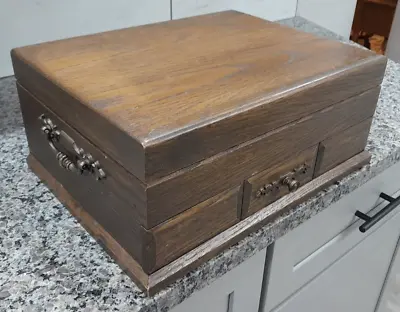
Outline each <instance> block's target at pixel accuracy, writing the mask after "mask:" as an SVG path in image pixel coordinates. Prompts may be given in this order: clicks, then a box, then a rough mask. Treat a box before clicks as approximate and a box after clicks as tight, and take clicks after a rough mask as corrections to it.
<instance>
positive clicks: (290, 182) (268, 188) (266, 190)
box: [256, 164, 310, 198]
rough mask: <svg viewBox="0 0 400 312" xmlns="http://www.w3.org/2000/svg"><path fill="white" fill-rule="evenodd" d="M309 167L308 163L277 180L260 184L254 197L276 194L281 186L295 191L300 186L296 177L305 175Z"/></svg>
mask: <svg viewBox="0 0 400 312" xmlns="http://www.w3.org/2000/svg"><path fill="white" fill-rule="evenodd" d="M309 169H310V166H309V165H308V164H304V165H302V166H300V167H298V168H295V169H293V171H291V172H289V173H287V174H285V175H284V176H282V177H280V178H279V179H278V180H277V181H274V182H272V183H270V184H266V185H264V186H262V187H261V188H260V189H259V190H258V191H257V193H256V198H260V197H262V196H266V195H270V194H278V193H279V191H280V189H281V187H282V186H286V187H287V188H288V189H289V192H294V191H296V190H297V189H298V188H299V187H300V181H299V180H298V179H299V178H301V176H303V175H305V174H306V173H307V172H308V170H309Z"/></svg>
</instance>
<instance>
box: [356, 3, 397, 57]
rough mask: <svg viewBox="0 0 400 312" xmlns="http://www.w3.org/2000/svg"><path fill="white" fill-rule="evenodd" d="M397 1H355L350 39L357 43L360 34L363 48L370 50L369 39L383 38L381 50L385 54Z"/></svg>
mask: <svg viewBox="0 0 400 312" xmlns="http://www.w3.org/2000/svg"><path fill="white" fill-rule="evenodd" d="M396 6H397V0H357V5H356V10H355V14H354V20H353V26H352V36H351V39H352V40H354V41H355V42H358V39H359V38H360V34H361V33H366V35H363V36H362V38H363V39H364V40H365V41H364V42H365V43H364V46H365V47H366V48H368V49H370V43H369V38H370V37H371V36H372V35H374V34H375V35H379V36H382V37H384V38H385V40H384V42H383V47H382V50H383V52H385V50H386V43H387V40H388V38H389V34H390V30H391V28H392V22H393V18H394V14H395V11H396Z"/></svg>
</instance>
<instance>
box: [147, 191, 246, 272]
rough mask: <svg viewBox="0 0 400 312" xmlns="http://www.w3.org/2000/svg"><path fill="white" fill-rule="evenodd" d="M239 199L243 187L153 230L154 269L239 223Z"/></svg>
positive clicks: (215, 197) (240, 200)
mask: <svg viewBox="0 0 400 312" xmlns="http://www.w3.org/2000/svg"><path fill="white" fill-rule="evenodd" d="M242 197H243V194H242V186H237V187H235V188H233V189H231V190H228V191H226V192H223V193H222V194H219V195H217V196H214V197H212V198H210V199H208V200H206V201H204V202H202V203H200V204H198V205H196V206H194V207H192V208H190V209H188V210H186V211H185V212H183V213H181V214H179V215H177V216H176V217H174V218H172V219H170V220H167V221H165V222H164V223H162V224H160V225H158V226H156V227H155V228H152V229H151V230H150V231H149V232H150V233H151V235H152V236H153V242H154V249H155V251H156V255H155V256H156V263H155V269H158V268H160V267H162V266H164V265H166V264H167V263H169V262H171V261H172V260H175V259H177V258H178V257H179V256H182V255H183V254H185V253H186V252H188V251H190V250H191V249H193V248H195V247H197V246H198V245H200V244H201V243H203V242H205V241H206V240H208V239H210V238H212V237H213V236H215V235H217V234H218V233H220V232H222V231H223V230H226V229H227V228H229V227H231V226H232V225H234V224H235V223H237V222H239V220H240V212H241V206H242Z"/></svg>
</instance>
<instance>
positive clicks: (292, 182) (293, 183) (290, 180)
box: [282, 176, 300, 192]
mask: <svg viewBox="0 0 400 312" xmlns="http://www.w3.org/2000/svg"><path fill="white" fill-rule="evenodd" d="M282 184H283V185H286V186H287V187H288V189H289V192H294V191H295V190H297V189H298V188H299V186H300V182H299V181H297V180H296V179H295V178H294V177H293V176H287V177H285V178H284V179H283V180H282Z"/></svg>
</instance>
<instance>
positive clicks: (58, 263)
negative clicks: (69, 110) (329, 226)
mask: <svg viewBox="0 0 400 312" xmlns="http://www.w3.org/2000/svg"><path fill="white" fill-rule="evenodd" d="M281 23H282V24H285V25H289V26H291V27H295V28H298V29H301V30H304V31H308V32H313V33H316V34H318V35H321V36H324V37H329V38H333V39H339V40H343V38H340V36H337V35H335V34H333V33H331V32H329V31H327V30H325V29H323V28H321V27H319V26H317V25H315V24H313V23H311V22H309V21H307V20H305V19H303V18H299V17H296V18H292V19H288V20H284V21H281ZM367 150H368V151H369V152H370V153H371V156H372V158H371V162H370V164H369V165H367V166H365V167H363V168H362V169H361V170H359V171H357V172H354V173H352V174H350V175H348V176H347V177H345V178H343V179H342V180H340V181H339V182H338V183H336V184H335V185H332V186H330V187H328V188H327V189H325V190H323V191H321V192H319V193H318V194H317V195H316V196H314V197H312V198H311V199H309V200H308V201H306V202H305V203H303V204H301V205H299V206H297V207H295V208H293V209H291V210H290V211H288V212H286V213H285V214H283V215H281V216H280V217H278V218H277V219H276V220H275V221H273V222H271V223H269V224H267V225H266V226H264V227H263V228H261V229H260V230H258V231H256V232H254V233H252V234H250V235H249V236H247V237H246V238H245V239H243V240H242V241H240V242H239V243H237V244H235V245H234V246H232V247H231V248H229V249H227V250H226V251H224V252H222V253H220V254H219V255H218V256H216V257H214V258H213V259H211V260H209V261H207V262H206V263H204V264H202V265H201V266H200V267H198V268H196V269H195V270H193V271H191V272H190V273H188V274H186V275H185V276H184V277H182V278H180V279H179V280H178V281H177V282H175V283H173V284H172V285H170V286H169V287H167V288H166V289H164V290H162V291H161V292H159V293H158V294H156V295H154V296H153V297H147V296H146V295H145V294H143V292H141V291H140V290H139V289H138V288H137V287H136V285H134V284H133V283H132V282H131V280H130V279H129V278H128V277H127V276H126V275H125V274H124V273H123V272H122V271H121V269H120V268H119V267H118V266H117V265H116V264H115V262H114V261H113V260H112V259H111V258H109V257H108V255H107V254H106V253H105V252H103V251H102V249H101V248H100V246H98V244H97V243H96V242H95V241H94V239H92V238H91V237H90V236H89V235H88V234H87V233H86V232H85V231H84V230H83V228H82V227H81V226H80V225H79V224H78V223H77V222H76V221H75V220H74V219H73V218H72V217H71V216H70V215H69V213H68V212H67V211H66V209H65V208H64V207H62V205H61V204H60V203H59V202H58V201H57V199H55V198H54V196H53V195H52V194H51V193H50V192H49V191H48V190H47V189H46V188H45V187H44V186H43V185H42V184H41V183H40V181H38V179H37V178H36V176H34V175H33V174H32V173H31V172H29V170H28V168H27V166H26V162H25V157H26V155H27V153H28V147H27V143H26V139H25V133H24V130H23V125H22V120H21V116H20V112H19V108H18V99H17V96H16V90H15V80H14V78H13V77H10V78H3V79H0V174H3V175H4V176H3V177H2V178H1V179H0V191H1V193H2V194H4V196H0V232H1V233H0V237H5V238H4V239H0V260H1V262H0V309H2V308H7V309H8V310H13V309H16V310H18V309H21V308H24V309H27V308H28V310H29V309H30V310H31V311H43V310H46V311H47V310H51V311H65V310H66V311H69V310H71V311H78V310H79V311H98V310H107V311H108V310H114V311H126V310H128V309H129V311H137V312H139V311H142V312H146V311H152V312H154V311H162V312H166V311H168V310H169V309H171V308H172V307H174V306H176V305H177V304H179V303H180V302H182V301H183V300H185V299H187V298H188V297H190V296H191V295H192V294H193V293H194V292H196V291H197V290H200V289H202V288H203V287H205V286H207V285H208V284H210V283H212V282H213V281H214V280H216V279H217V278H219V277H221V276H223V275H224V274H225V273H227V272H229V271H230V270H232V269H233V268H235V267H236V266H238V265H239V264H241V263H242V262H244V261H245V260H247V259H248V258H250V257H251V256H253V255H254V254H256V253H257V252H258V251H261V250H263V249H264V248H266V247H268V246H269V245H270V244H271V243H273V242H274V241H275V240H276V239H278V238H279V237H281V236H283V235H285V234H286V233H288V232H289V231H291V230H292V229H294V228H296V227H297V226H298V225H300V224H302V223H303V222H304V221H306V220H308V219H310V218H311V217H312V216H314V215H316V214H317V213H318V212H320V211H322V210H324V209H325V208H327V207H328V206H329V205H331V204H332V203H334V202H336V201H338V200H339V199H341V198H342V197H343V196H344V195H346V194H349V193H350V192H352V191H354V190H355V189H357V188H358V187H360V186H361V185H363V184H364V183H366V182H367V181H368V180H370V179H372V178H373V177H375V176H376V175H378V174H379V173H381V172H382V171H384V170H385V169H387V168H389V167H390V166H392V165H394V164H395V163H397V162H399V161H400V65H399V64H396V63H394V62H392V61H389V62H388V67H387V70H386V74H385V78H384V82H383V84H382V89H381V95H380V98H379V103H378V107H377V110H376V112H375V116H374V120H373V123H372V128H371V133H370V136H369V139H368V145H367ZM5 207H7V210H6V209H5ZM30 209H33V210H35V212H34V213H30ZM71 233H72V234H71ZM27 236H28V237H27Z"/></svg>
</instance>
